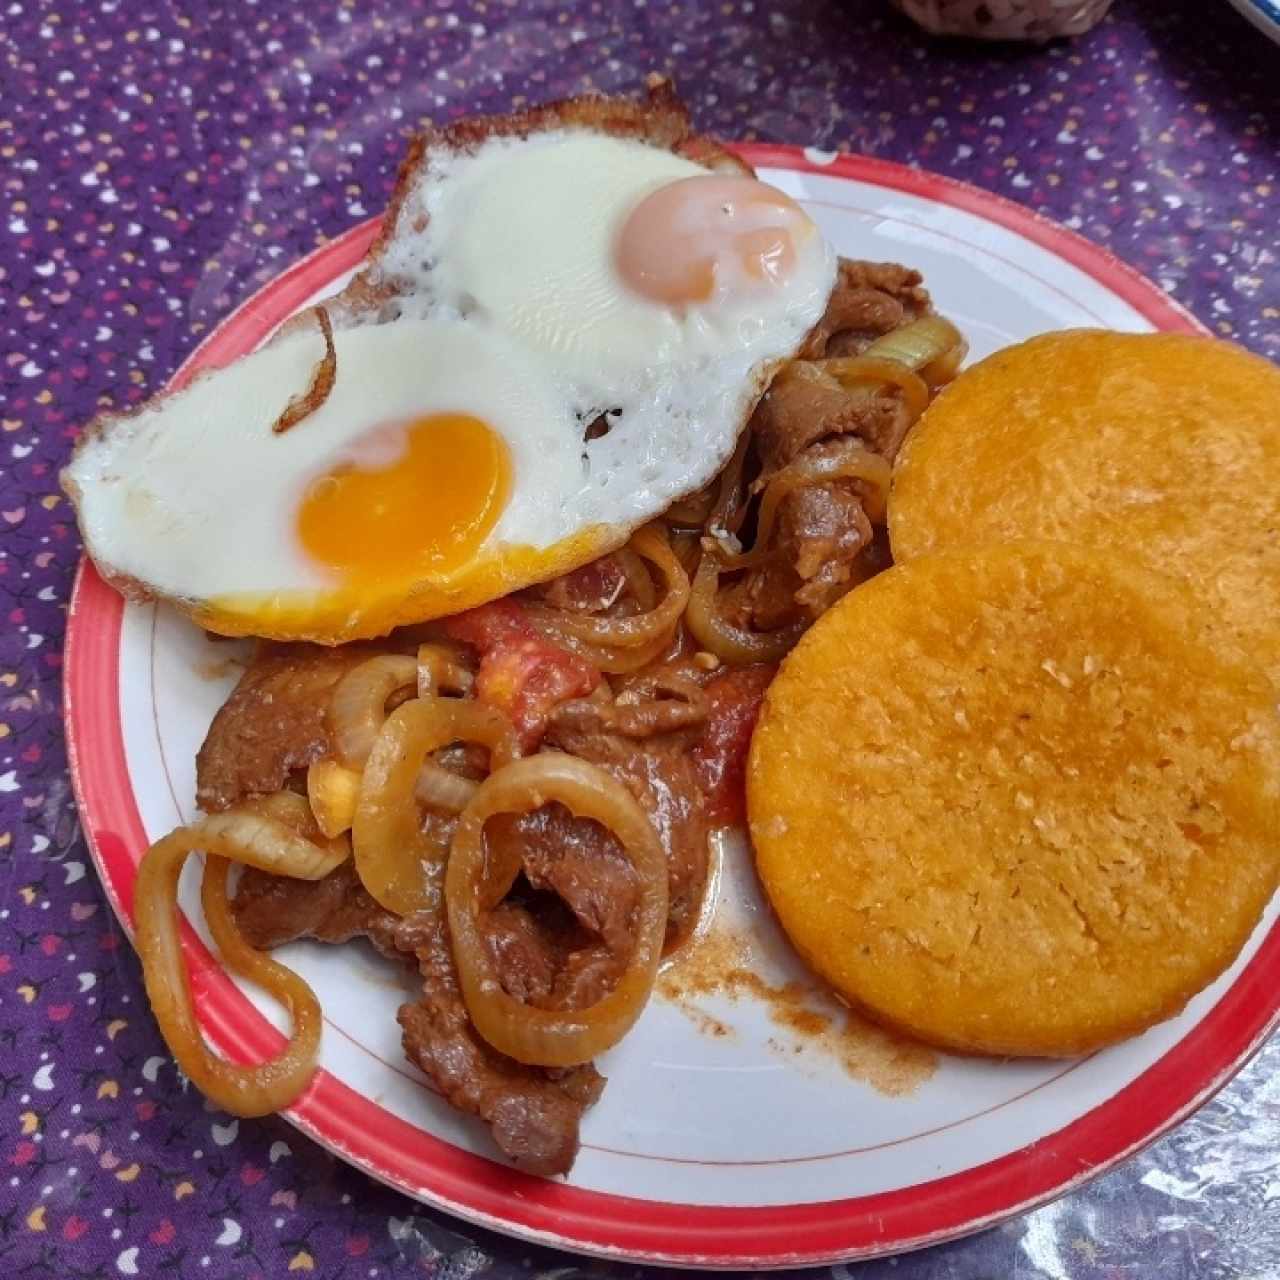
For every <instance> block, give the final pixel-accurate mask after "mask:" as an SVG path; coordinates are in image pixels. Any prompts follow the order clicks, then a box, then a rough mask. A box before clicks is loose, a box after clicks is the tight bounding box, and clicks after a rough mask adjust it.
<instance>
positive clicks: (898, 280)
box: [797, 258, 930, 360]
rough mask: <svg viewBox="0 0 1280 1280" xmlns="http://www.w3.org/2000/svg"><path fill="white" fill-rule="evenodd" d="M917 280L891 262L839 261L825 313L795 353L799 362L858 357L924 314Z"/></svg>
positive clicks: (923, 293)
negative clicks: (877, 341) (878, 340)
mask: <svg viewBox="0 0 1280 1280" xmlns="http://www.w3.org/2000/svg"><path fill="white" fill-rule="evenodd" d="M929 310H930V302H929V293H928V291H927V290H926V289H925V288H924V284H923V282H922V278H921V275H920V273H919V272H918V271H912V270H911V269H910V268H909V267H902V266H899V265H898V264H897V263H896V262H859V261H855V260H853V259H850V258H841V259H840V267H839V272H838V274H837V276H836V284H835V288H834V289H833V290H832V291H831V298H830V300H829V301H828V302H827V310H826V314H825V315H824V316H823V317H822V319H821V320H820V321H819V322H818V324H817V325H816V326H815V327H814V329H813V330H812V331H811V332H810V333H809V336H808V337H807V338H806V339H805V342H804V345H803V346H802V347H801V348H800V350H799V352H798V353H797V354H798V356H799V358H800V359H801V360H821V359H822V358H824V357H827V356H832V357H834V356H851V355H860V354H861V353H862V352H863V351H864V350H866V348H867V347H869V346H870V345H871V344H872V343H873V342H874V341H875V340H876V339H877V338H882V337H884V335H885V334H886V333H890V332H892V331H893V330H894V329H898V328H901V326H902V325H904V324H907V323H909V322H910V321H912V320H917V319H919V318H920V317H921V316H923V315H927V314H928V312H929Z"/></svg>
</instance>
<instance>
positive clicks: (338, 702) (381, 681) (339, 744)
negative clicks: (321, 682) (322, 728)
mask: <svg viewBox="0 0 1280 1280" xmlns="http://www.w3.org/2000/svg"><path fill="white" fill-rule="evenodd" d="M417 683H418V663H417V661H416V660H415V659H413V658H411V657H409V656H408V655H407V654H400V653H383V654H379V655H378V656H377V657H376V658H370V659H369V660H368V661H367V662H362V663H360V665H359V666H357V667H352V668H351V670H350V671H348V672H347V674H346V675H345V676H343V677H342V679H341V680H339V681H338V683H337V684H336V685H335V686H334V689H333V692H332V693H331V694H330V695H329V707H328V711H327V712H326V715H325V719H326V723H327V724H328V727H329V734H330V736H331V737H332V739H333V748H334V751H335V752H336V753H337V756H338V759H339V760H340V761H341V762H342V763H343V764H344V765H346V767H347V768H348V769H363V768H364V764H365V761H366V760H368V758H369V752H370V751H371V750H372V749H373V743H374V739H375V738H377V736H378V731H379V730H380V729H381V728H382V725H383V722H384V721H385V720H386V718H387V699H388V698H389V697H391V695H392V694H393V693H395V691H396V690H397V689H412V688H415V687H416V686H417Z"/></svg>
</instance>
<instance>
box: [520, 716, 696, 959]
mask: <svg viewBox="0 0 1280 1280" xmlns="http://www.w3.org/2000/svg"><path fill="white" fill-rule="evenodd" d="M547 740H548V743H549V744H550V745H552V746H556V747H559V748H560V749H561V750H562V751H567V752H569V753H570V755H575V756H578V757H580V758H581V759H583V760H589V761H591V763H592V764H596V765H599V766H600V767H601V768H602V769H604V770H605V771H606V772H607V773H610V774H612V775H613V776H614V777H615V778H617V779H618V781H619V782H621V783H622V784H623V786H625V787H626V788H627V789H628V790H629V791H630V792H631V794H632V795H633V796H635V798H636V799H637V800H638V801H639V802H640V804H641V805H642V806H643V808H644V810H645V812H646V813H647V814H648V815H649V820H650V821H651V822H652V823H653V826H654V829H655V830H656V831H657V833H658V839H659V840H660V841H661V843H662V847H663V849H664V850H665V851H666V855H667V867H668V877H669V878H668V892H669V897H670V906H669V910H668V918H667V945H668V947H671V946H674V945H676V943H678V941H679V940H680V939H681V938H683V937H684V935H685V934H686V933H687V932H688V930H689V929H690V928H691V927H692V926H693V924H694V922H695V921H696V919H697V914H698V910H699V908H700V906H701V904H702V895H703V891H704V889H705V888H706V881H707V861H708V857H709V850H708V846H707V834H708V830H709V820H708V816H707V805H706V798H705V797H704V796H703V794H702V791H701V789H700V787H699V785H698V776H697V769H696V766H695V764H694V761H693V759H692V758H691V757H690V755H689V748H690V736H689V735H688V734H667V735H664V736H662V737H656V738H649V739H645V740H643V741H637V740H635V739H633V738H628V737H625V736H623V735H622V734H620V733H616V732H613V731H612V730H611V729H610V727H609V725H608V720H607V713H606V712H605V711H604V710H603V709H602V707H601V705H600V704H599V703H597V702H592V701H585V700H580V701H577V702H570V703H565V704H564V705H563V706H561V707H560V708H559V709H558V710H557V711H556V712H555V713H554V714H553V715H552V717H551V723H550V726H549V728H548V731H547ZM539 812H543V811H541V810H540V811H539ZM575 821H576V820H575ZM593 825H594V824H593ZM597 829H598V828H597ZM600 836H601V837H602V838H603V839H604V840H607V841H609V842H612V843H613V844H614V846H615V847H616V843H617V842H616V841H615V840H614V838H613V836H612V835H610V834H609V833H607V832H603V831H601V832H600ZM617 857H618V859H619V860H620V861H623V860H624V855H622V853H621V851H620V850H619V851H618V854H617ZM526 865H528V864H527V861H526ZM628 865H629V864H628ZM570 905H572V904H570Z"/></svg>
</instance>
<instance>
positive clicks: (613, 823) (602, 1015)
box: [445, 751, 667, 1067]
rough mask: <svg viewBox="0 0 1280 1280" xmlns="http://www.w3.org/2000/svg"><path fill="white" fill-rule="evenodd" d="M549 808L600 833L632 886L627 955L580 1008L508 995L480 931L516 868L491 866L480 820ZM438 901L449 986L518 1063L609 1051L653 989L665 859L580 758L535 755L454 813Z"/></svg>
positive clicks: (647, 829) (556, 1061) (613, 788)
mask: <svg viewBox="0 0 1280 1280" xmlns="http://www.w3.org/2000/svg"><path fill="white" fill-rule="evenodd" d="M552 801H558V802H559V803H560V804H563V805H564V806H565V807H566V808H568V809H569V811H570V812H571V813H573V814H574V815H575V816H577V817H580V818H593V819H595V821H597V822H599V823H602V824H603V825H604V826H606V827H608V828H609V830H610V831H612V832H613V834H614V835H615V836H616V837H617V838H618V840H619V841H620V842H621V844H622V846H623V848H624V849H625V850H626V852H627V856H628V857H629V858H630V860H631V864H632V866H633V867H634V868H635V870H636V873H637V875H638V877H639V880H640V900H639V903H638V904H637V906H636V914H635V918H634V920H633V924H634V933H635V946H634V949H633V950H632V953H631V956H630V958H629V959H628V961H627V966H626V968H625V969H624V970H623V972H622V974H621V975H620V976H619V978H618V981H617V983H616V985H615V986H614V987H613V989H612V990H611V991H610V992H609V993H608V994H607V995H605V996H604V997H602V998H601V999H600V1000H599V1001H597V1002H596V1003H595V1004H593V1005H591V1006H590V1007H589V1008H587V1009H570V1010H549V1009H538V1008H534V1007H532V1006H530V1005H526V1004H524V1003H522V1002H521V1001H519V1000H516V999H514V998H513V997H512V996H510V995H508V994H507V993H506V992H505V991H504V990H503V989H502V984H501V982H500V980H499V977H498V973H497V970H496V968H495V966H494V962H493V959H492V957H491V956H490V954H489V950H488V948H487V947H486V945H485V942H484V939H483V937H482V936H481V932H480V918H481V915H482V914H483V913H484V912H485V911H486V910H488V909H490V908H492V907H493V906H495V905H496V904H497V903H498V902H499V901H501V899H502V897H503V896H504V895H505V894H506V892H507V891H508V890H509V889H510V887H511V883H512V881H514V879H515V877H516V874H517V873H518V871H519V869H520V864H519V859H511V858H505V859H503V860H502V863H501V864H500V865H496V864H494V863H493V861H492V860H491V859H490V857H489V856H488V853H487V850H486V846H485V840H484V824H485V822H486V820H487V819H489V818H491V817H492V816H493V815H495V814H499V813H527V812H529V811H531V810H534V809H538V808H541V807H542V806H543V805H544V804H549V803H551V802H552ZM445 903H446V906H447V908H448V913H449V932H450V934H451V936H452V938H453V954H454V960H455V962H456V963H457V966H458V979H459V982H460V984H461V986H462V995H463V999H464V1000H465V1001H466V1005H467V1012H468V1013H469V1014H470V1015H471V1020H472V1022H473V1023H474V1024H475V1027H476V1030H477V1031H478V1032H479V1033H480V1034H481V1035H482V1036H483V1037H484V1038H485V1039H486V1040H487V1041H488V1042H489V1043H490V1044H491V1045H493V1047H494V1048H495V1049H497V1050H498V1051H499V1052H501V1053H505V1054H506V1055H507V1056H508V1057H510V1058H514V1059H515V1060H516V1061H517V1062H525V1063H529V1064H531V1065H534V1066H544V1067H571V1066H576V1065H578V1064H580V1063H583V1062H589V1061H590V1060H591V1059H592V1058H593V1057H595V1056H596V1055H597V1054H598V1053H602V1052H603V1051H604V1050H605V1049H608V1048H610V1047H612V1046H613V1045H615V1044H617V1043H618V1041H619V1040H621V1039H622V1037H623V1036H624V1035H626V1033H627V1032H628V1031H629V1030H630V1029H631V1026H632V1025H633V1023H634V1022H635V1020H636V1019H637V1018H638V1017H639V1016H640V1013H641V1011H642V1010H643V1009H644V1006H645V1003H646V1002H647V1000H648V998H649V993H650V992H651V991H652V990H653V982H654V978H655V976H656V975H657V971H658V961H659V959H660V958H661V955H662V940H663V937H664V935H665V932H666V925H667V859H666V855H665V854H664V853H663V850H662V845H661V844H660V843H659V841H658V837H657V834H656V833H655V832H654V829H653V826H652V824H651V823H650V822H649V819H648V818H647V817H646V816H645V813H644V810H643V809H641V807H640V805H639V804H638V803H637V802H636V800H635V798H634V797H633V796H632V795H631V793H630V792H629V791H628V790H627V789H626V788H625V787H624V786H623V785H622V784H621V783H620V782H618V781H616V780H615V779H614V778H612V777H610V776H609V774H607V773H605V772H604V771H603V770H602V769H600V768H597V767H596V766H595V765H591V764H588V763H587V762H586V761H585V760H579V759H578V758H577V757H575V756H568V755H564V754H562V753H560V752H557V751H544V752H542V753H541V754H540V755H536V756H531V757H529V758H528V759H526V760H517V761H516V762H515V763H514V764H511V765H508V766H507V767H506V768H505V769H500V770H497V771H496V772H494V773H491V774H490V775H489V777H488V779H487V780H486V781H485V782H483V783H481V785H480V788H479V789H478V790H477V792H476V794H475V796H474V797H473V799H472V801H471V803H470V804H469V805H468V806H467V807H466V809H464V810H463V812H462V817H461V820H460V821H459V823H458V829H457V831H456V832H455V834H454V837H453V845H452V849H451V852H450V856H449V865H448V869H447V871H446V873H445Z"/></svg>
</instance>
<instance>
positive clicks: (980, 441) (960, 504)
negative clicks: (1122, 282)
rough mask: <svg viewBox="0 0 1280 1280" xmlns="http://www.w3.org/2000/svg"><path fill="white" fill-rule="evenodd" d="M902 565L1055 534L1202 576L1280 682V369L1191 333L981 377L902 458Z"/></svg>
mask: <svg viewBox="0 0 1280 1280" xmlns="http://www.w3.org/2000/svg"><path fill="white" fill-rule="evenodd" d="M889 532H890V540H891V542H892V545H893V554H894V558H895V559H896V560H914V559H915V558H916V557H918V556H922V555H927V554H929V553H930V552H933V551H945V550H952V549H955V548H959V547H963V546H977V545H980V544H983V543H988V542H1004V541H1008V540H1009V539H1011V538H1049V539H1054V540H1060V541H1064V542H1078V543H1081V544H1083V545H1085V546H1091V547H1097V548H1099V549H1102V550H1108V551H1113V552H1115V553H1116V554H1118V555H1121V556H1131V557H1136V558H1137V559H1138V560H1139V561H1141V562H1145V563H1146V564H1148V565H1149V566H1150V567H1151V568H1153V569H1158V570H1160V571H1162V572H1165V573H1171V574H1175V575H1177V576H1179V577H1182V578H1184V579H1185V580H1186V581H1187V582H1189V583H1190V584H1191V585H1192V586H1193V587H1194V588H1195V590H1196V592H1197V593H1198V594H1199V596H1200V597H1201V599H1202V600H1203V602H1204V607H1205V609H1206V611H1207V612H1209V613H1211V614H1214V615H1218V616H1219V617H1220V618H1221V620H1222V622H1223V623H1224V624H1225V626H1226V628H1227V630H1228V631H1229V632H1230V633H1231V634H1232V635H1233V636H1234V638H1235V640H1236V641H1237V642H1238V643H1239V644H1241V645H1243V646H1244V647H1245V648H1246V649H1247V650H1248V651H1250V652H1251V653H1254V654H1255V655H1256V656H1257V657H1258V659H1259V660H1260V661H1261V663H1262V665H1263V666H1264V667H1265V668H1266V669H1267V671H1268V672H1269V673H1270V675H1271V677H1272V679H1273V680H1275V681H1276V682H1277V684H1280V369H1277V368H1276V367H1275V366H1274V365H1272V364H1271V363H1270V362H1269V361H1267V360H1264V359H1263V358H1262V357H1261V356H1255V355H1251V354H1249V353H1248V352H1247V351H1244V350H1242V349H1241V348H1239V347H1236V346H1232V345H1231V344H1230V343H1226V342H1219V341H1217V340H1215V339H1212V338H1201V337H1194V336H1191V335H1187V334H1172V333H1162V334H1124V333H1105V332H1102V331H1096V330H1087V329H1078V330H1070V331H1067V332H1065V333H1051V334H1046V335H1045V336H1043V337H1040V338H1033V339H1032V340H1031V341H1030V342H1024V343H1021V344H1020V345H1018V346H1016V347H1010V348H1008V349H1007V350H1005V351H1001V352H998V353H997V354H996V355H993V356H991V357H989V358H988V359H986V360H983V361H982V362H981V363H980V364H977V365H975V366H974V367H973V368H972V369H969V370H966V371H965V372H964V373H963V374H961V375H960V377H959V378H957V379H956V381H955V382H953V383H952V384H951V386H950V387H948V388H947V389H946V390H945V391H943V392H942V394H941V395H940V396H939V397H938V398H937V400H936V401H935V402H934V403H933V404H932V405H931V406H930V407H929V409H928V410H927V411H926V412H925V414H924V416H923V418H922V419H921V420H920V422H919V423H918V424H917V425H916V427H915V429H914V430H913V431H912V433H911V435H910V436H909V437H908V439H907V442H906V445H905V446H904V448H903V451H902V453H901V455H900V456H899V460H898V465H897V472H896V475H895V478H894V488H893V495H892V498H891V500H890V503H889Z"/></svg>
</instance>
